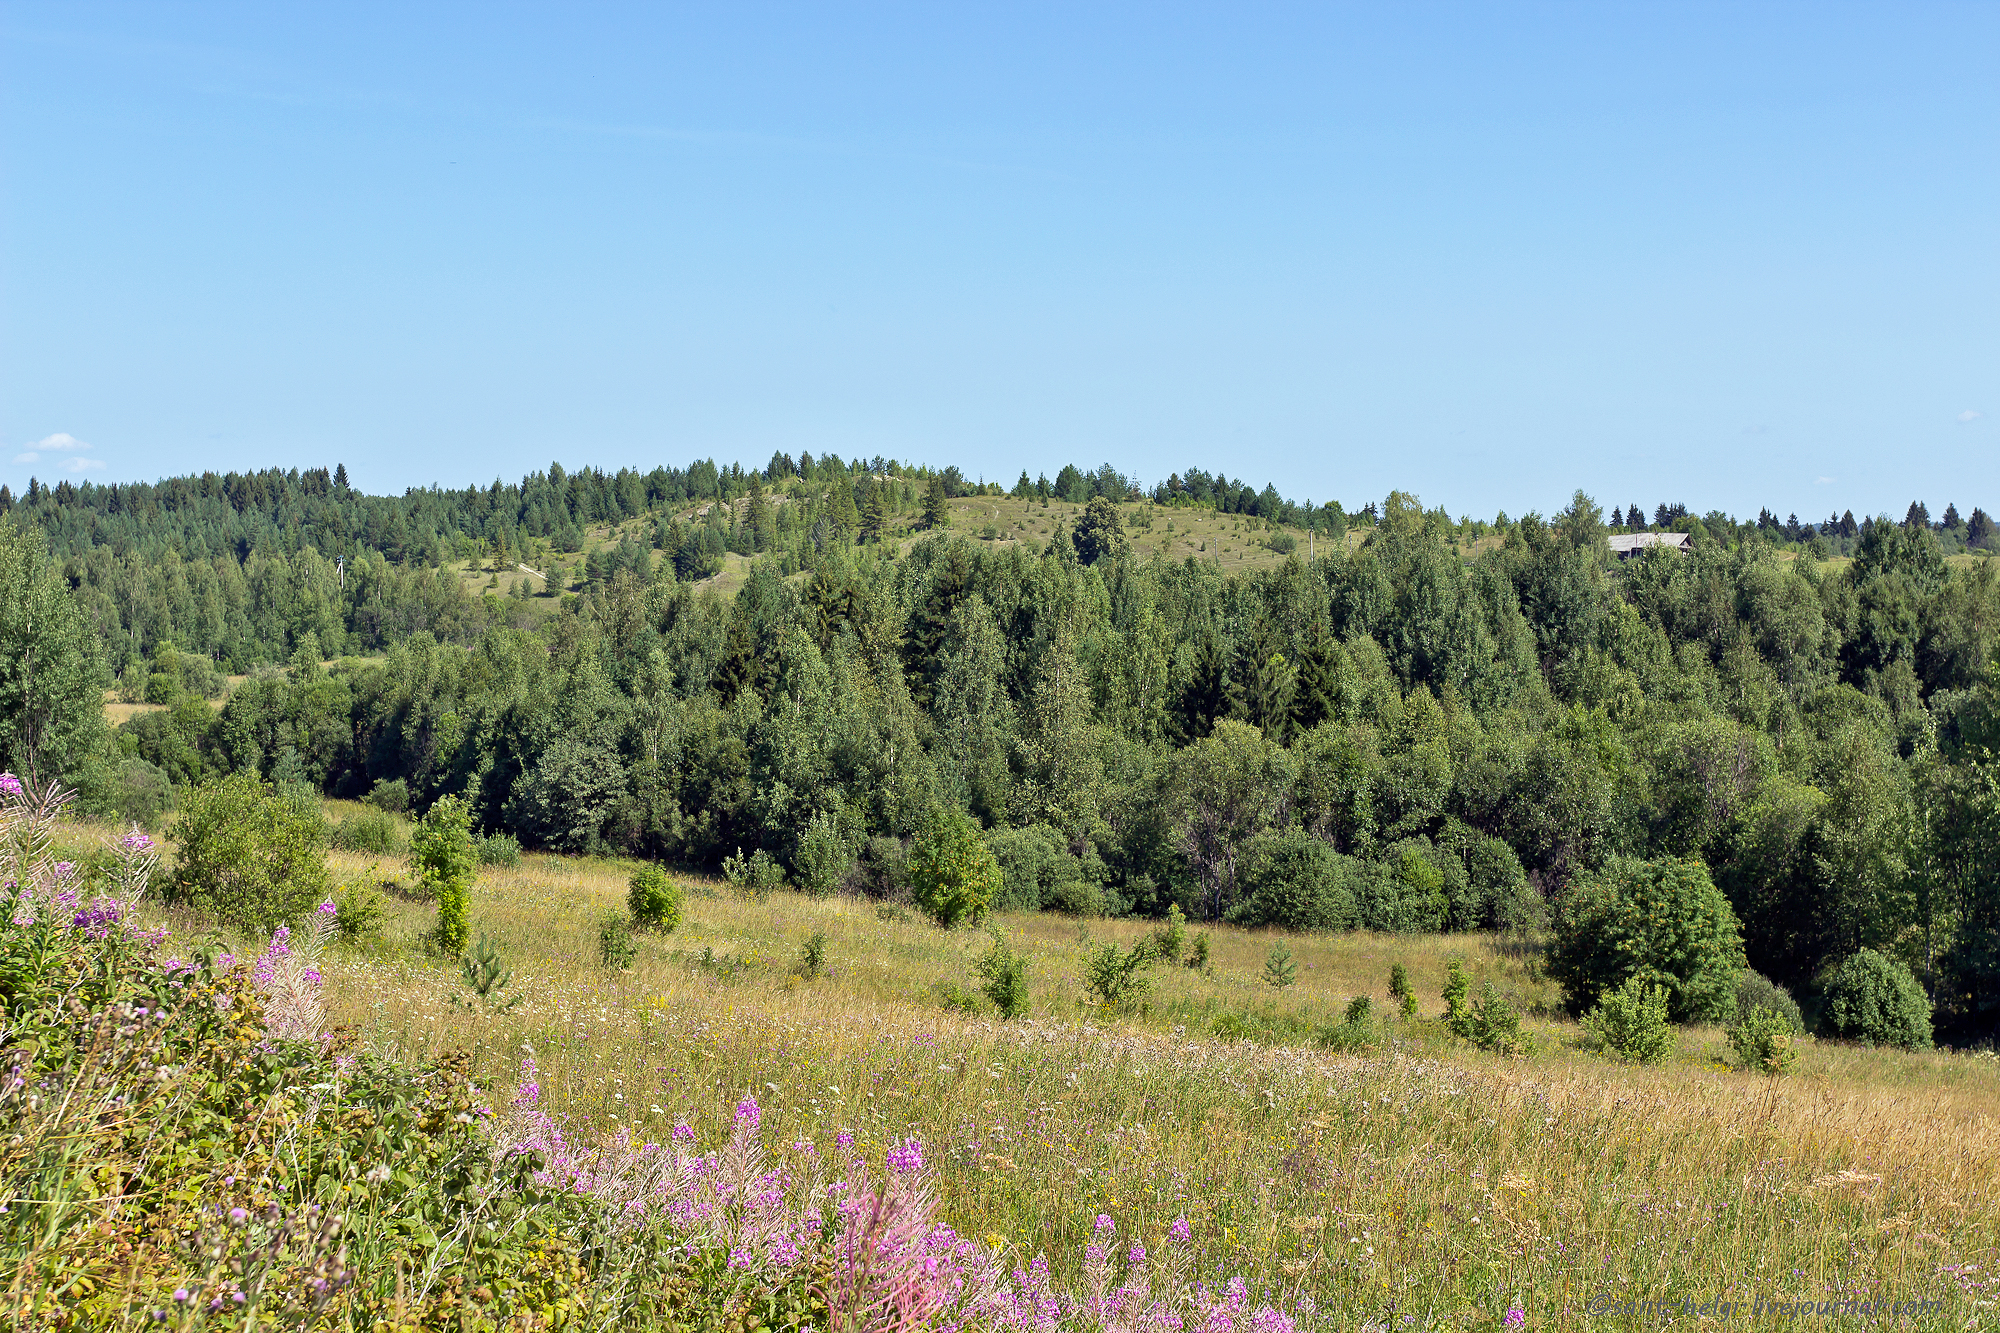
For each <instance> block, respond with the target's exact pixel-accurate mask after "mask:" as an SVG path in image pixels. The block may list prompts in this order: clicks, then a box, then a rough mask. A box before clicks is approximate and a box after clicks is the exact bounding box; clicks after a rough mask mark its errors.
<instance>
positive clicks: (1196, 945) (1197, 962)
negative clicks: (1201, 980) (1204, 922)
mask: <svg viewBox="0 0 2000 1333" xmlns="http://www.w3.org/2000/svg"><path fill="white" fill-rule="evenodd" d="M1187 965H1188V968H1189V970H1191V971H1195V972H1199V973H1201V974H1202V975H1203V976H1207V975H1208V974H1209V973H1210V972H1211V971H1212V970H1213V969H1211V968H1210V967H1209V965H1208V932H1207V931H1205V930H1197V931H1196V932H1195V933H1194V940H1193V941H1192V942H1191V943H1190V944H1189V945H1188V955H1187Z"/></svg>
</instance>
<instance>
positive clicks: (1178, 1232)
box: [1167, 1217, 1189, 1244]
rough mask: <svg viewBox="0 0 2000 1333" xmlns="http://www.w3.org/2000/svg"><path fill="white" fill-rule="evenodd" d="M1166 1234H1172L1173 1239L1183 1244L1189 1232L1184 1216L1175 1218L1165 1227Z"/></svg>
mask: <svg viewBox="0 0 2000 1333" xmlns="http://www.w3.org/2000/svg"><path fill="white" fill-rule="evenodd" d="M1167 1234H1168V1235H1170V1236H1172V1237H1173V1238H1174V1239H1175V1240H1177V1241H1180V1242H1182V1243H1183V1244H1185V1243H1186V1241H1187V1239H1188V1234H1189V1233H1188V1220H1187V1219H1186V1218H1185V1217H1177V1218H1175V1219H1174V1224H1173V1226H1171V1227H1169V1228H1168V1229H1167Z"/></svg>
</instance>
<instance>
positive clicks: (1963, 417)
mask: <svg viewBox="0 0 2000 1333" xmlns="http://www.w3.org/2000/svg"><path fill="white" fill-rule="evenodd" d="M1985 415H1986V414H1985V413H1984V412H1975V411H1973V410H1972V409H1971V408H1969V407H1968V408H1966V409H1965V410H1964V411H1963V412H1960V413H1959V414H1958V419H1959V420H1960V421H1977V420H1979V418H1981V417H1983V416H1985Z"/></svg>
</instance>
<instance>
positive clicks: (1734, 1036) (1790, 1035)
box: [1728, 1004, 1799, 1074]
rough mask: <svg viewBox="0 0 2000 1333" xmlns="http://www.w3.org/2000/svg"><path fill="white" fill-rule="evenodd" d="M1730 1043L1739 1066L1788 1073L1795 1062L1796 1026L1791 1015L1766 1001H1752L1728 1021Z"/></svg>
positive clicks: (1762, 1072)
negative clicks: (1774, 1007)
mask: <svg viewBox="0 0 2000 1333" xmlns="http://www.w3.org/2000/svg"><path fill="white" fill-rule="evenodd" d="M1728 1035H1729V1044H1730V1046H1732V1047H1733V1048H1735V1051H1736V1063H1737V1066H1738V1067H1739V1068H1742V1069H1754V1070H1756V1071H1757V1072H1758V1073H1760V1074H1788V1073H1790V1072H1791V1070H1792V1066H1793V1065H1795V1064H1797V1063H1798V1059H1799V1052H1798V1029H1797V1028H1795V1027H1793V1026H1792V1021H1791V1019H1790V1018H1789V1017H1788V1016H1786V1015H1785V1014H1783V1013H1780V1012H1779V1011H1778V1010H1776V1009H1772V1008H1768V1007H1767V1006H1765V1005H1761V1004H1758V1005H1752V1006H1751V1007H1750V1008H1748V1009H1746V1010H1744V1011H1742V1012H1741V1013H1740V1014H1739V1015H1738V1017H1737V1019H1736V1021H1735V1022H1734V1023H1732V1024H1730V1025H1729V1029H1728Z"/></svg>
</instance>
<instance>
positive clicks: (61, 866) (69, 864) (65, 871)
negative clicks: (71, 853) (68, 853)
mask: <svg viewBox="0 0 2000 1333" xmlns="http://www.w3.org/2000/svg"><path fill="white" fill-rule="evenodd" d="M75 873H76V862H74V861H58V862H56V882H57V883H61V882H62V881H63V880H66V879H68V878H69V877H70V876H71V875H74V874H75Z"/></svg>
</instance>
